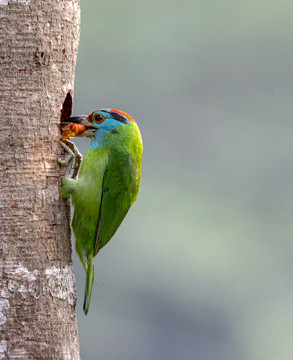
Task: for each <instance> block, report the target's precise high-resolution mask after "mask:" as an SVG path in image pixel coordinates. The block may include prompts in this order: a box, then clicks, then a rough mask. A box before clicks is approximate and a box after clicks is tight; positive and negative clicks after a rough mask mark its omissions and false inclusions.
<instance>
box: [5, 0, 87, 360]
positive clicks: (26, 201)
mask: <svg viewBox="0 0 293 360" xmlns="http://www.w3.org/2000/svg"><path fill="white" fill-rule="evenodd" d="M79 22H80V11H79V0H51V1H47V0H46V1H40V0H14V1H10V0H0V38H1V39H0V41H1V44H0V49H1V50H0V96H1V97H0V100H1V105H0V179H1V180H0V236H1V239H0V359H21V360H26V359H29V360H36V359H54V360H56V359H74V360H75V359H79V346H78V334H77V324H76V317H75V303H76V295H75V282H74V276H73V269H72V258H71V243H70V228H69V225H68V224H69V217H70V214H69V207H68V204H67V203H66V202H64V201H63V200H61V199H60V198H59V186H60V177H61V175H62V174H61V169H60V167H59V165H58V164H57V161H56V156H57V154H58V153H60V152H61V150H60V146H59V139H60V129H59V125H60V115H61V110H62V105H63V103H64V101H65V99H66V102H65V104H64V108H63V111H62V114H63V115H69V114H70V113H71V107H72V104H71V94H72V90H73V82H74V69H75V63H76V56H77V47H78V41H79Z"/></svg>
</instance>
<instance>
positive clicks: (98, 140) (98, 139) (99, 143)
mask: <svg viewBox="0 0 293 360" xmlns="http://www.w3.org/2000/svg"><path fill="white" fill-rule="evenodd" d="M105 135H106V132H105V131H102V130H97V131H96V132H95V136H94V137H93V138H92V141H91V145H90V150H93V149H98V148H102V147H104V143H105V141H104V138H105Z"/></svg>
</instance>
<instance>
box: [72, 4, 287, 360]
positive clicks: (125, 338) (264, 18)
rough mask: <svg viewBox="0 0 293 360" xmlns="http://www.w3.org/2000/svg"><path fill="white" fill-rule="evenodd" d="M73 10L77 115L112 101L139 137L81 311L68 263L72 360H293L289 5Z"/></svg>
mask: <svg viewBox="0 0 293 360" xmlns="http://www.w3.org/2000/svg"><path fill="white" fill-rule="evenodd" d="M81 9H82V26H81V29H82V30H81V39H80V47H79V55H78V64H77V69H76V81H75V104H74V114H75V115H77V114H86V113H90V112H92V111H93V110H96V109H98V108H102V107H110V108H111V107H112V108H117V109H121V110H124V111H126V112H128V113H129V114H131V115H132V116H133V117H134V118H135V120H136V121H137V123H138V125H139V127H140V129H141V132H142V136H143V140H144V157H143V167H142V183H141V190H140V194H139V197H138V200H137V202H136V204H135V205H134V206H133V207H132V209H131V211H130V212H129V214H128V216H127V217H126V219H125V221H124V222H123V224H122V226H121V228H120V229H119V230H118V232H117V234H116V235H115V236H114V238H113V239H112V240H111V242H110V243H109V244H108V245H107V246H106V247H105V248H104V249H103V250H102V251H101V253H99V255H98V256H97V258H96V261H95V274H96V278H97V280H98V282H99V286H98V285H97V284H95V286H94V290H93V297H92V304H91V308H90V312H89V315H88V316H87V317H85V316H84V315H83V312H82V302H83V290H84V281H85V276H84V272H83V269H82V267H81V264H80V262H79V260H78V259H77V258H76V256H75V257H74V266H75V271H76V277H77V290H78V297H79V298H78V304H77V311H78V321H79V337H80V347H81V358H82V359H83V360H93V359H97V360H117V359H119V360H124V359H125V360H165V359H166V360H178V359H179V360H230V359H231V360H235V359H237V360H276V359H277V360H292V359H293V255H292V254H293V249H292V233H293V225H292V220H291V219H292V215H293V147H292V139H293V123H292V113H293V101H292V98H293V45H292V44H293V36H292V30H293V20H292V18H293V3H292V1H283V0H281V1H278V2H277V1H272V0H267V1H264V0H263V1H260V0H254V1H249V0H246V1H244V0H238V1H232V0H230V1H228V0H226V1H216V0H198V1H192V0H182V1H180V2H179V1H172V0H171V1H170V0H168V1H166V0H162V1H155V0H148V1H135V0H128V1H119V0H110V1H109V0H108V1H106V0H101V1H96V0H87V1H85V0H81ZM77 143H78V146H79V147H80V148H81V149H82V150H83V152H85V151H86V150H87V148H88V146H89V141H87V140H85V139H78V141H77Z"/></svg>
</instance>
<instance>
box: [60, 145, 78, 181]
mask: <svg viewBox="0 0 293 360" xmlns="http://www.w3.org/2000/svg"><path fill="white" fill-rule="evenodd" d="M60 145H61V147H62V148H63V149H64V150H65V151H66V153H67V156H66V157H65V158H64V159H61V156H60V155H59V156H58V158H57V162H58V164H59V165H61V166H67V167H68V169H67V175H69V174H70V173H71V170H72V169H73V174H72V176H71V178H72V179H76V177H77V175H78V171H79V168H80V164H81V162H82V155H81V153H80V152H79V151H78V148H77V147H76V145H75V144H74V143H73V142H71V141H69V140H64V141H60Z"/></svg>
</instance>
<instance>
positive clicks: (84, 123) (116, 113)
mask: <svg viewBox="0 0 293 360" xmlns="http://www.w3.org/2000/svg"><path fill="white" fill-rule="evenodd" d="M131 123H134V120H133V119H132V117H131V116H129V115H128V114H126V113H125V112H124V111H121V110H116V109H101V110H96V111H94V112H92V113H91V114H90V115H81V116H76V117H71V118H69V119H65V120H63V121H62V140H66V139H68V138H70V137H84V136H87V137H94V136H95V134H96V131H98V132H103V133H105V132H111V131H112V132H115V131H116V130H117V128H118V127H119V126H121V125H122V124H131Z"/></svg>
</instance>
